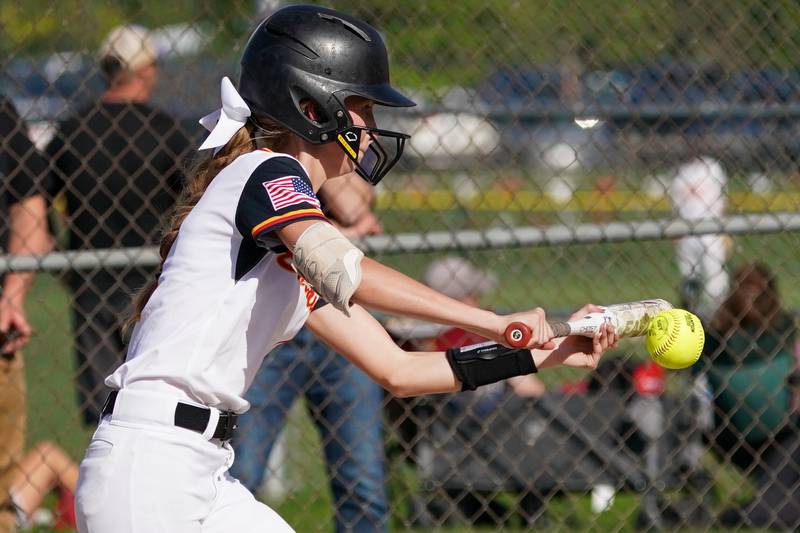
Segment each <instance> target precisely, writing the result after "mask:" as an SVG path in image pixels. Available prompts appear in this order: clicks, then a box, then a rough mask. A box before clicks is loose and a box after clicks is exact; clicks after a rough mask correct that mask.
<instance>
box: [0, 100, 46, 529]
mask: <svg viewBox="0 0 800 533" xmlns="http://www.w3.org/2000/svg"><path fill="white" fill-rule="evenodd" d="M46 170H47V164H46V162H45V160H44V158H42V156H41V155H40V154H39V153H38V152H37V151H36V149H35V148H34V146H33V144H32V143H31V141H30V139H28V136H27V134H26V128H25V123H24V122H23V121H22V120H21V119H20V117H19V116H18V115H17V112H16V110H15V109H14V107H13V105H12V104H11V102H9V101H8V100H6V99H5V98H2V97H0V180H2V181H0V219H1V220H0V248H2V249H3V252H4V253H8V254H25V255H27V254H42V253H45V252H47V251H48V249H49V247H50V237H49V233H48V231H47V217H46V204H45V201H44V197H43V196H42V194H41V187H40V184H41V182H42V178H43V177H44V176H45V173H46ZM1 281H2V293H0V333H1V334H2V336H4V337H5V336H6V335H7V334H8V333H10V332H12V331H14V332H16V333H17V334H18V336H17V337H16V339H14V340H11V341H8V342H0V344H2V346H0V531H1V532H7V531H14V523H15V521H16V516H15V512H14V507H13V504H12V502H11V500H10V494H9V488H10V485H11V482H12V480H13V478H14V476H15V474H16V472H17V469H16V468H15V467H16V466H17V464H18V461H19V460H20V459H21V457H22V452H23V447H24V445H25V422H26V419H25V375H24V367H23V363H22V355H21V354H20V353H19V349H20V348H22V346H23V345H24V344H25V343H26V342H27V341H28V339H29V338H30V334H31V327H30V325H29V324H28V320H27V317H26V315H25V309H24V307H23V304H24V302H25V296H26V294H27V292H28V289H29V288H30V285H31V282H32V281H33V273H31V272H14V273H10V274H6V275H3V276H2V280H1Z"/></svg>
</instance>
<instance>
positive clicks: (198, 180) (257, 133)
mask: <svg viewBox="0 0 800 533" xmlns="http://www.w3.org/2000/svg"><path fill="white" fill-rule="evenodd" d="M287 132H288V130H286V129H285V128H282V127H281V126H278V125H277V124H275V123H274V122H272V121H271V120H269V119H267V118H265V117H259V118H258V126H255V125H254V124H253V123H252V122H248V123H247V124H246V125H244V126H242V127H241V128H240V129H239V131H237V132H236V133H235V134H234V135H233V137H232V138H231V140H230V141H228V144H226V145H225V146H224V147H223V148H222V149H221V150H220V151H219V152H217V153H216V154H211V155H209V156H206V157H205V158H202V159H200V160H199V161H198V162H197V163H196V164H195V165H194V166H193V167H192V168H191V169H190V170H189V172H188V179H187V181H186V185H185V187H184V189H183V192H182V193H181V196H180V198H179V199H178V202H177V203H176V205H175V208H174V210H173V212H172V217H171V218H170V221H169V224H167V226H166V228H165V230H164V233H163V235H162V237H161V245H160V246H159V255H160V256H161V265H159V267H158V270H157V271H156V274H155V277H154V279H153V280H152V281H150V283H148V284H147V285H145V286H144V287H143V288H142V289H141V290H140V291H139V292H138V293H137V294H136V296H135V297H134V299H133V304H132V310H131V315H130V317H129V318H128V320H127V321H126V324H125V327H126V329H129V328H131V327H133V325H134V324H135V323H136V322H137V321H138V320H139V319H140V318H141V316H142V310H143V309H144V306H145V305H147V301H148V300H149V299H150V296H152V294H153V292H154V291H155V290H156V287H158V278H159V277H160V276H161V269H162V268H163V267H164V261H166V259H167V255H169V251H170V249H171V248H172V244H173V243H174V242H175V239H176V238H177V237H178V231H180V229H181V224H182V223H183V221H184V219H185V218H186V217H187V216H188V215H189V213H190V212H191V211H192V209H193V208H194V206H195V205H197V202H199V201H200V198H201V197H202V196H203V193H204V192H205V191H206V189H207V188H208V186H209V184H210V183H211V181H212V180H213V179H214V178H215V177H216V176H217V174H219V173H220V172H221V171H222V169H224V168H225V167H226V166H228V165H229V164H231V163H232V162H233V161H234V160H235V159H236V158H237V157H239V156H240V155H244V154H246V153H249V152H252V151H253V150H255V149H256V148H257V146H256V141H257V140H260V141H261V142H260V143H259V145H260V146H264V147H266V148H270V149H276V148H278V147H279V145H280V144H281V143H282V142H283V140H284V139H285V138H286V135H287Z"/></svg>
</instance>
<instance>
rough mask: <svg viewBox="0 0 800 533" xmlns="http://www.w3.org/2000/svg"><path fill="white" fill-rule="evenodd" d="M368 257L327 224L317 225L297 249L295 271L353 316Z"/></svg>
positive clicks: (330, 301)
mask: <svg viewBox="0 0 800 533" xmlns="http://www.w3.org/2000/svg"><path fill="white" fill-rule="evenodd" d="M363 257H364V253H363V252H362V251H361V250H359V249H358V248H356V247H355V246H353V243H351V242H350V241H349V240H348V239H347V237H345V236H344V235H342V233H341V232H340V231H339V230H337V229H336V228H334V227H333V226H332V225H330V224H328V223H326V222H317V223H316V224H314V225H312V226H310V227H309V228H308V229H307V230H305V231H304V232H303V234H302V235H300V238H299V239H297V242H296V243H295V246H294V253H293V254H292V263H293V264H294V268H295V269H296V270H297V272H298V273H300V275H301V276H303V277H304V278H305V280H306V281H307V282H308V283H309V285H311V286H312V287H313V288H314V290H315V291H317V293H318V294H319V295H320V296H322V297H323V298H324V299H325V300H327V301H328V302H329V303H330V304H331V305H333V306H334V307H335V308H336V309H338V310H340V311H341V312H342V313H344V314H345V315H347V316H350V309H349V308H350V298H352V297H353V293H354V292H356V289H357V288H358V285H359V284H360V283H361V259H362V258H363Z"/></svg>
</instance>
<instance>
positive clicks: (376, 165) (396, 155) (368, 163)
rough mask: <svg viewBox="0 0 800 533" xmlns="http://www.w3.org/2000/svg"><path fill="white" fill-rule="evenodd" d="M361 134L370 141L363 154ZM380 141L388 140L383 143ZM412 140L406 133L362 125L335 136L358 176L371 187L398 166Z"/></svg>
mask: <svg viewBox="0 0 800 533" xmlns="http://www.w3.org/2000/svg"><path fill="white" fill-rule="evenodd" d="M362 135H367V136H368V137H369V139H370V140H369V144H368V145H367V148H366V149H365V150H364V153H363V155H362V154H360V153H359V149H360V146H361V137H362ZM381 138H383V139H387V141H386V142H385V143H382V142H381V141H380V139H381ZM409 138H410V136H409V135H407V134H405V133H400V132H397V131H389V130H382V129H379V128H368V127H363V126H351V127H349V128H347V129H345V130H344V131H341V132H338V133H337V134H336V141H337V142H338V143H339V146H341V147H342V150H344V152H345V154H347V157H349V158H350V160H351V161H352V162H353V164H354V166H355V171H356V174H358V175H359V176H361V177H362V178H364V179H365V180H366V181H367V182H369V183H371V184H372V185H377V184H378V183H379V182H380V181H381V179H383V177H384V176H386V174H388V173H389V171H390V170H391V169H392V168H393V167H394V166H395V165H396V164H397V162H398V161H399V160H400V157H401V156H402V155H403V148H404V147H405V143H406V140H408V139H409ZM359 156H360V157H359Z"/></svg>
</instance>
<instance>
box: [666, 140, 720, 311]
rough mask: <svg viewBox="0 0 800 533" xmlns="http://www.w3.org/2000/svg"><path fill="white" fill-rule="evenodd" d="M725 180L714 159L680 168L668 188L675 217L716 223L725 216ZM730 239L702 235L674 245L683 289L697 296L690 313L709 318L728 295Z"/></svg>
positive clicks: (704, 158)
mask: <svg viewBox="0 0 800 533" xmlns="http://www.w3.org/2000/svg"><path fill="white" fill-rule="evenodd" d="M727 181H728V178H727V175H726V174H725V170H724V169H723V168H722V165H721V164H720V163H719V161H717V160H716V159H713V158H711V157H707V156H699V155H698V156H696V157H693V158H692V159H690V160H689V161H687V162H686V163H684V164H682V165H680V166H679V167H678V169H677V171H676V174H675V179H674V181H673V182H672V186H671V187H670V198H671V201H672V204H673V206H674V210H675V213H676V214H677V215H678V217H680V218H681V219H683V220H686V221H689V222H691V221H697V220H703V219H719V218H721V217H722V216H724V215H725V203H726V202H725V186H726V184H727ZM728 248H729V237H728V236H725V235H702V236H699V237H683V238H681V239H679V240H678V242H677V243H676V255H677V261H678V268H679V270H680V273H681V276H682V278H683V280H684V281H683V283H684V286H686V287H692V286H694V289H693V290H690V291H684V292H686V293H688V292H696V293H697V294H696V295H695V296H690V297H688V298H685V299H688V300H695V301H694V302H693V305H692V307H693V308H694V309H693V311H694V312H696V313H698V314H700V316H703V317H704V318H708V317H709V315H710V313H712V312H713V311H714V310H715V309H716V308H717V307H718V306H719V304H721V303H722V300H723V299H724V297H725V294H726V293H727V291H728V283H729V281H728V273H727V271H726V270H725V262H726V260H727V255H728Z"/></svg>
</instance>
